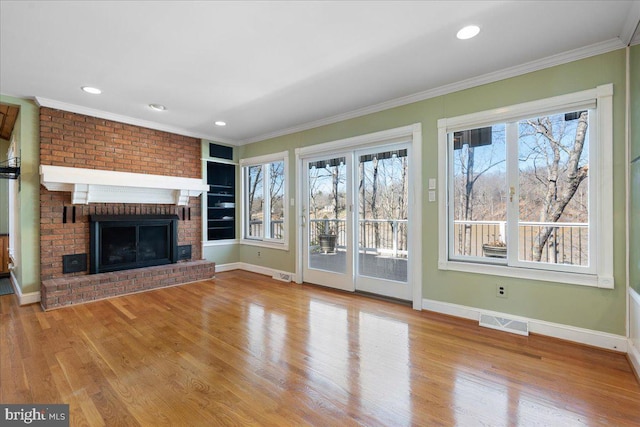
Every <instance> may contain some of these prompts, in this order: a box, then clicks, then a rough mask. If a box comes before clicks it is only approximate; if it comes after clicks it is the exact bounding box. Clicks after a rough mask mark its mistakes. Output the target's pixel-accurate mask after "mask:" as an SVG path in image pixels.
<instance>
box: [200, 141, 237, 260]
mask: <svg viewBox="0 0 640 427" xmlns="http://www.w3.org/2000/svg"><path fill="white" fill-rule="evenodd" d="M210 143H213V144H220V143H219V142H215V141H207V140H202V146H201V156H202V159H203V160H202V176H203V177H204V182H205V183H206V176H207V162H206V159H211V157H209V144H210ZM220 145H226V144H220ZM233 161H234V162H236V163H237V162H238V150H237V148H234V150H233ZM236 189H237V190H236V206H237V207H238V208H237V210H236V212H238V213H239V206H240V204H239V201H240V198H239V191H240V181H238V175H237V174H236ZM201 197H202V198H203V201H204V198H205V197H206V196H205V195H202V196H201ZM202 206H203V207H204V204H202ZM202 215H203V218H206V216H205V212H204V211H203V213H202ZM239 216H240V215H239V214H236V236H238V233H239V230H240V228H239V227H240V219H239ZM206 238H207V231H206V226H205V225H204V224H203V230H202V239H203V240H206ZM202 257H203V258H204V259H206V260H208V261H214V262H215V263H216V265H223V264H231V263H236V262H239V261H240V248H239V247H238V244H237V243H236V242H232V243H225V244H220V243H216V244H215V245H212V246H207V244H206V243H205V246H204V248H203V250H202Z"/></svg>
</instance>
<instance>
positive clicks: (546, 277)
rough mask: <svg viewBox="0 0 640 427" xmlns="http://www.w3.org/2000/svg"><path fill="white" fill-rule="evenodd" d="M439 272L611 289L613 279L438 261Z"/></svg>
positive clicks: (591, 275)
mask: <svg viewBox="0 0 640 427" xmlns="http://www.w3.org/2000/svg"><path fill="white" fill-rule="evenodd" d="M438 269H439V270H449V271H461V272H465V273H479V274H490V275H493V276H502V277H513V278H517V279H530V280H539V281H544V282H556V283H567V284H571V285H580V286H590V287H595V288H605V289H613V285H614V281H613V277H606V276H598V275H596V274H580V273H567V272H562V271H550V270H535V269H530V268H520V267H507V266H504V265H488V264H476V263H471V262H460V261H439V262H438Z"/></svg>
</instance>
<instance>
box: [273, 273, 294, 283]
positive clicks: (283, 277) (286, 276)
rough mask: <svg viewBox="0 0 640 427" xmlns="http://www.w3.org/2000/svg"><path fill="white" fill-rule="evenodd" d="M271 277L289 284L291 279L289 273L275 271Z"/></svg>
mask: <svg viewBox="0 0 640 427" xmlns="http://www.w3.org/2000/svg"><path fill="white" fill-rule="evenodd" d="M271 277H273V278H274V279H276V280H281V281H283V282H290V281H291V279H292V277H291V274H290V273H283V272H281V271H276V272H275V273H273V276H271Z"/></svg>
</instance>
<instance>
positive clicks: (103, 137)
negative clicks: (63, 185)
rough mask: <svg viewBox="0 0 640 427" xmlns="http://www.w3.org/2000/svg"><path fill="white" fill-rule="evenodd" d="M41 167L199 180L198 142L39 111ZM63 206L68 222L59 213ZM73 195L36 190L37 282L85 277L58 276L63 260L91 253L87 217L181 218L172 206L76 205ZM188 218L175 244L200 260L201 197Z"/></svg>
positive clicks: (193, 200) (193, 201) (181, 224)
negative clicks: (73, 168)
mask: <svg viewBox="0 0 640 427" xmlns="http://www.w3.org/2000/svg"><path fill="white" fill-rule="evenodd" d="M40 163H41V164H43V165H53V166H69V167H78V168H86V169H102V170H111V171H120V172H135V173H147V174H154V175H168V176H180V177H185V178H200V177H201V161H200V140H198V139H196V138H189V137H186V136H182V135H175V134H171V133H167V132H162V131H156V130H152V129H147V128H142V127H138V126H133V125H128V124H124V123H118V122H114V121H110V120H105V119H99V118H95V117H90V116H85V115H82V114H76V113H70V112H67V111H61V110H55V109H52V108H44V107H43V108H41V109H40ZM65 206H67V223H66V224H65V223H63V209H64V207H65ZM72 207H73V205H71V195H70V193H67V192H55V191H48V190H47V189H45V188H44V187H43V186H41V187H40V246H41V247H40V262H41V279H42V280H45V279H52V278H57V277H70V276H77V275H83V274H88V272H85V273H73V274H64V275H63V273H62V256H63V255H68V254H79V253H86V254H87V255H88V254H89V215H92V214H115V215H117V214H174V213H175V214H179V216H180V217H181V218H182V207H176V206H174V205H143V204H123V203H108V204H104V203H98V204H94V203H92V204H90V205H76V206H75V208H76V222H75V223H73V222H72ZM189 208H191V220H184V221H182V220H181V221H179V225H178V244H179V245H189V244H190V245H191V246H192V248H191V249H192V259H194V260H199V259H201V258H202V254H201V242H202V236H201V235H202V226H201V211H200V198H194V197H191V198H190V199H189Z"/></svg>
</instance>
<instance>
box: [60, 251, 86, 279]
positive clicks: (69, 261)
mask: <svg viewBox="0 0 640 427" xmlns="http://www.w3.org/2000/svg"><path fill="white" fill-rule="evenodd" d="M85 271H87V254H73V255H62V272H63V273H64V274H67V273H80V272H85Z"/></svg>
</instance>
